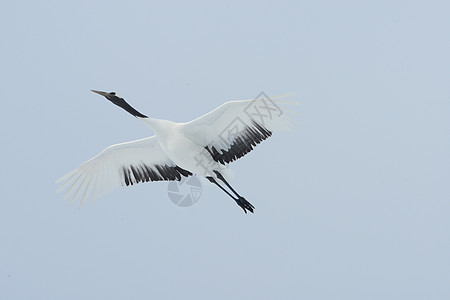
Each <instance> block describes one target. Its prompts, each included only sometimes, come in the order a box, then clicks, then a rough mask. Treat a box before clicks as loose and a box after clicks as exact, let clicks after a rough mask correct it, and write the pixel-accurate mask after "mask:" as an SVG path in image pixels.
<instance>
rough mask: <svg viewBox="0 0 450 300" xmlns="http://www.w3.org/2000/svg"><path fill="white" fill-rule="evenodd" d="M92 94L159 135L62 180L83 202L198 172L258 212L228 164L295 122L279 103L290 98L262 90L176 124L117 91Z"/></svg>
mask: <svg viewBox="0 0 450 300" xmlns="http://www.w3.org/2000/svg"><path fill="white" fill-rule="evenodd" d="M92 92H94V93H97V94H99V95H102V96H104V97H105V98H106V99H108V100H109V101H111V102H112V103H114V104H115V105H117V106H119V107H121V108H122V109H124V110H126V111H127V112H128V113H130V114H131V115H133V116H134V117H136V118H137V119H138V120H139V121H141V122H143V123H144V124H145V125H147V126H149V127H150V128H151V129H152V130H153V132H154V134H155V135H153V136H150V137H147V138H143V139H139V140H135V141H131V142H126V143H121V144H116V145H112V146H109V147H107V148H106V149H104V150H103V151H101V152H100V153H99V154H98V155H97V156H95V157H93V158H92V159H90V160H88V161H87V162H85V163H84V164H82V165H80V166H79V167H78V168H76V169H75V170H73V171H71V172H69V173H68V174H66V175H64V176H63V177H61V178H60V179H58V180H57V183H61V186H60V187H59V189H58V191H62V190H66V193H65V195H64V199H67V198H71V202H73V201H75V200H78V199H79V200H80V206H81V205H82V204H83V203H84V202H85V201H86V200H87V199H92V200H93V199H94V198H96V197H98V196H99V195H101V194H103V193H105V192H107V191H110V190H112V189H114V188H116V187H120V186H129V185H133V184H137V183H140V182H149V181H171V180H176V181H179V180H181V179H182V178H183V177H189V176H193V175H197V176H201V177H205V178H206V179H207V180H209V182H211V183H213V184H215V185H216V186H218V187H219V188H220V189H221V190H223V191H224V192H225V193H226V194H227V195H228V196H230V197H231V198H232V199H233V200H234V201H235V202H236V203H237V205H239V206H240V207H241V208H242V209H243V210H244V212H245V213H247V211H250V212H252V213H253V211H254V209H255V207H254V206H253V205H252V204H251V203H250V202H248V201H247V200H246V199H245V198H244V197H242V196H241V195H240V194H238V193H237V192H236V191H235V190H234V189H233V188H232V187H231V185H230V184H229V183H228V181H227V179H226V178H227V177H228V164H229V163H231V162H233V161H235V160H237V159H239V158H241V157H243V156H244V155H246V154H247V153H249V152H250V151H251V150H253V148H254V147H255V146H256V145H257V144H259V143H261V142H262V141H264V140H266V139H267V138H269V137H270V136H271V135H272V134H273V132H274V131H277V130H279V129H287V128H289V127H290V125H291V123H290V121H291V119H290V118H289V116H288V115H287V112H288V111H287V110H286V109H282V108H281V107H280V104H282V103H288V104H289V102H284V101H280V100H278V98H280V97H281V96H279V97H273V98H269V97H267V96H265V95H264V94H260V95H262V96H258V97H257V98H255V99H250V100H240V101H229V102H226V103H224V104H222V105H221V106H219V107H217V108H216V109H214V110H213V111H211V112H209V113H207V114H205V115H203V116H201V117H199V118H197V119H195V120H192V121H190V122H187V123H176V122H172V121H168V120H162V119H155V118H150V117H147V116H146V115H143V114H142V113H140V112H139V111H137V110H136V109H134V108H133V107H131V106H130V105H129V104H128V103H127V102H126V101H125V100H124V99H123V98H121V97H119V96H118V95H117V94H116V93H115V92H110V93H107V92H101V91H96V90H92ZM223 185H225V186H223ZM226 188H228V190H227V189H226Z"/></svg>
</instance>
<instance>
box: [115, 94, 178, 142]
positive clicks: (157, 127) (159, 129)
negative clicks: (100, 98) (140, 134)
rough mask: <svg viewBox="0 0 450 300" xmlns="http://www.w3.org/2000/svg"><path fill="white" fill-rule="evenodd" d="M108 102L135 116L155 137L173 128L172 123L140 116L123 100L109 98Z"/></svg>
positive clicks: (163, 134)
mask: <svg viewBox="0 0 450 300" xmlns="http://www.w3.org/2000/svg"><path fill="white" fill-rule="evenodd" d="M109 100H110V101H111V102H112V103H114V104H115V105H117V106H119V107H121V108H123V109H124V110H126V111H127V112H129V113H130V114H131V115H133V116H135V117H136V118H137V119H138V120H140V121H142V122H143V123H144V124H145V125H147V126H148V127H150V128H151V129H152V130H153V131H154V132H155V134H156V135H161V136H165V135H166V134H167V133H168V132H170V129H171V128H172V127H173V124H175V123H174V122H171V121H168V120H161V119H154V118H149V117H147V116H146V115H144V114H141V113H140V112H138V111H137V110H136V109H134V108H133V107H132V106H131V105H130V104H128V103H127V102H126V101H125V100H124V99H123V98H120V97H117V96H114V97H111V98H109Z"/></svg>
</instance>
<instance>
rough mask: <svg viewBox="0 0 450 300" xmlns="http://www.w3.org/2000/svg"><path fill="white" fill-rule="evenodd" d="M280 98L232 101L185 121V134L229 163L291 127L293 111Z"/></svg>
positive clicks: (216, 157)
mask: <svg viewBox="0 0 450 300" xmlns="http://www.w3.org/2000/svg"><path fill="white" fill-rule="evenodd" d="M276 98H277V97H272V98H269V97H267V96H265V95H263V96H259V97H257V98H256V99H251V100H240V101H229V102H226V103H224V104H223V105H221V106H219V107H218V108H216V109H214V110H213V111H211V112H209V113H207V114H205V115H203V116H201V117H199V118H197V119H195V120H193V121H191V122H188V123H184V124H183V129H182V130H183V131H184V134H185V135H186V136H187V137H188V138H190V139H191V140H192V141H194V142H196V143H197V144H199V145H203V146H204V147H205V149H206V150H207V151H208V152H209V153H210V154H211V156H212V158H213V159H214V160H215V161H217V162H219V163H222V164H224V165H225V164H227V163H230V162H232V161H235V160H237V159H238V158H240V157H242V156H244V155H245V154H247V153H248V152H250V151H251V150H253V147H255V146H256V145H257V144H259V143H260V142H262V141H264V140H265V139H267V138H268V137H270V136H271V135H272V133H273V132H274V131H276V130H279V129H287V128H289V127H290V125H291V124H290V121H291V120H290V117H289V116H288V113H289V112H290V111H288V110H286V109H283V108H281V106H280V105H282V104H283V103H288V104H293V103H295V102H286V101H278V100H276Z"/></svg>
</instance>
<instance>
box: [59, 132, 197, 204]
mask: <svg viewBox="0 0 450 300" xmlns="http://www.w3.org/2000/svg"><path fill="white" fill-rule="evenodd" d="M190 175H192V173H191V172H189V171H187V170H184V169H182V168H180V167H178V166H177V165H176V164H175V163H174V162H173V161H172V160H170V158H169V157H167V155H166V154H165V153H164V151H163V150H162V149H161V146H160V145H159V142H158V138H157V137H156V136H152V137H149V138H144V139H140V140H136V141H131V142H127V143H122V144H117V145H112V146H109V147H108V148H106V149H104V150H103V151H102V152H100V153H99V154H98V155H97V156H95V157H93V158H92V159H90V160H88V161H87V162H85V163H84V164H82V165H81V166H79V167H78V168H76V169H75V170H73V171H72V172H70V173H68V174H66V175H64V176H63V177H61V178H60V179H58V180H57V181H56V182H62V184H61V186H60V188H59V189H58V191H62V190H66V193H65V195H64V199H67V198H68V197H71V202H73V201H75V200H77V199H80V207H81V205H82V204H83V202H84V201H85V200H87V199H88V198H91V199H92V200H93V199H94V198H96V197H97V196H99V195H101V194H102V193H105V192H108V191H110V190H112V189H114V188H117V187H120V186H125V185H127V186H128V185H133V184H136V183H139V182H148V181H161V180H180V179H181V176H190Z"/></svg>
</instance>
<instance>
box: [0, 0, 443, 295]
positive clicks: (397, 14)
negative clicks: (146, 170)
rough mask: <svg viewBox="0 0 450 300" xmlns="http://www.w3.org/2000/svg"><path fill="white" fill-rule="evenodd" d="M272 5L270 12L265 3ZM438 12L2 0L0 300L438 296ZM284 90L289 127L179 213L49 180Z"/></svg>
mask: <svg viewBox="0 0 450 300" xmlns="http://www.w3.org/2000/svg"><path fill="white" fill-rule="evenodd" d="M275 3H276V4H275ZM449 28H450V4H449V2H448V1H371V2H370V3H369V2H368V1H291V2H288V1H271V2H264V1H254V2H241V1H236V2H229V1H227V2H226V3H222V2H221V3H218V2H216V3H212V2H211V1H205V2H193V1H184V2H164V3H162V2H158V3H156V2H154V3H152V2H150V1H141V2H139V1H120V3H119V1H17V0H14V1H8V0H7V1H2V2H1V3H0V33H1V37H2V47H1V50H0V51H1V52H0V53H1V55H0V86H1V101H2V109H1V118H0V122H1V124H0V125H1V126H0V131H1V139H2V147H1V148H0V149H1V150H0V151H1V155H2V158H3V159H2V166H3V167H2V172H1V173H0V176H1V178H0V181H1V186H2V192H1V202H0V203H1V208H0V243H1V244H0V298H1V299H244V298H245V299H449V298H450V285H449V279H450V255H449V253H450V236H449V235H450V184H449V181H450V171H449V170H450V156H449V153H450V142H449V141H450V139H449V138H450V118H449V114H450V89H449V86H450V84H449V82H450V55H449V53H450V39H449V36H450V35H449ZM90 89H97V90H104V91H116V92H118V93H119V94H120V95H121V96H123V97H124V98H125V99H127V100H128V101H129V102H130V104H132V105H133V106H134V107H135V108H136V109H138V110H139V111H141V112H142V113H144V114H146V115H149V116H152V117H157V118H164V119H170V120H174V121H180V122H184V121H189V120H191V119H193V118H196V117H198V116H200V115H202V114H204V113H206V112H208V111H210V110H212V109H214V108H215V107H217V106H219V105H220V104H222V103H223V102H225V101H227V100H237V99H248V98H252V97H255V96H257V95H258V94H259V93H260V92H262V91H264V92H265V93H266V94H268V95H277V94H281V93H286V92H294V93H296V94H295V96H291V97H290V98H289V99H290V100H294V101H297V102H298V103H299V105H298V106H295V110H297V111H298V112H299V115H298V116H297V127H296V129H295V130H294V131H292V132H280V133H277V134H275V135H274V136H273V137H272V138H270V139H269V140H267V141H266V142H264V143H263V144H262V145H260V146H258V147H257V149H256V150H255V151H253V152H251V153H250V154H248V155H247V156H245V157H244V158H243V159H242V160H239V161H238V162H236V163H234V164H233V165H232V167H233V170H234V174H235V175H234V179H233V182H232V184H233V186H234V187H235V188H236V190H238V191H239V192H240V193H241V194H242V195H244V196H245V197H246V198H247V200H249V201H250V202H251V203H252V204H253V205H254V206H255V207H256V211H255V214H254V215H252V214H249V215H245V214H244V213H243V212H242V210H241V209H240V208H239V207H238V206H236V204H235V203H234V202H233V201H232V200H231V199H230V198H229V197H228V196H226V195H225V194H224V193H223V192H222V191H220V190H219V189H218V188H217V187H215V186H213V185H211V186H209V185H205V184H204V185H203V186H202V194H201V198H200V199H199V200H198V202H197V203H196V204H195V205H193V206H191V207H187V208H182V207H178V206H176V205H174V204H173V203H172V202H171V201H170V200H169V198H168V193H167V188H168V185H167V183H165V182H158V183H147V184H140V185H137V186H133V187H131V188H123V189H119V190H116V191H114V192H112V193H109V194H107V195H105V196H103V197H102V198H100V199H98V200H97V201H95V202H94V203H93V204H90V205H86V206H84V207H83V208H82V209H81V210H78V209H77V206H76V205H72V206H70V205H69V204H68V203H67V202H63V201H61V199H62V195H61V194H56V193H55V190H56V188H57V185H56V184H55V180H56V179H57V178H59V177H60V176H61V175H63V174H65V173H66V172H68V171H70V170H72V169H73V168H75V167H76V166H78V165H79V164H81V163H83V162H84V161H86V160H88V159H89V158H91V157H93V156H94V155H96V154H97V153H98V152H99V151H101V150H102V149H104V148H105V147H107V146H109V145H111V144H115V143H119V142H125V141H129V140H133V139H138V138H142V137H146V136H149V135H152V134H153V133H152V132H151V131H150V129H149V128H147V127H145V126H144V125H143V124H141V123H140V122H138V121H137V120H136V119H135V118H133V117H132V116H130V115H129V114H127V113H126V112H124V111H122V110H120V109H119V108H117V107H116V106H114V105H112V104H111V103H109V102H108V101H106V100H105V99H104V98H102V97H100V96H98V95H95V94H93V93H91V92H90V91H89V90H90Z"/></svg>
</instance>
